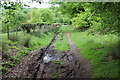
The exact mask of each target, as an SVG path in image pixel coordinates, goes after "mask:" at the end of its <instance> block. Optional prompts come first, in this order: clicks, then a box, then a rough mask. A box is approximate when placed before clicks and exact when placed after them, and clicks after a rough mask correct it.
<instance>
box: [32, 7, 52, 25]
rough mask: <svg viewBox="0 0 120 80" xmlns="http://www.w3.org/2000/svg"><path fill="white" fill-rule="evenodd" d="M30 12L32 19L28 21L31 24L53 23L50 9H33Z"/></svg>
mask: <svg viewBox="0 0 120 80" xmlns="http://www.w3.org/2000/svg"><path fill="white" fill-rule="evenodd" d="M31 12H32V18H31V20H30V22H31V23H42V22H47V23H52V22H53V14H52V11H51V10H50V9H37V8H33V9H32V10H31Z"/></svg>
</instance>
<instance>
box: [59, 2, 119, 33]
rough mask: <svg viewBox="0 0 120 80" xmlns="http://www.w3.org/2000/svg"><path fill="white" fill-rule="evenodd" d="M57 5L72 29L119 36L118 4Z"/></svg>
mask: <svg viewBox="0 0 120 80" xmlns="http://www.w3.org/2000/svg"><path fill="white" fill-rule="evenodd" d="M57 4H58V3H57ZM59 5H60V7H59V8H60V10H61V11H62V13H63V14H67V15H68V16H69V17H70V19H71V22H72V25H73V26H74V27H80V28H81V29H84V28H87V29H88V30H89V31H90V33H93V32H94V33H98V32H99V33H102V34H103V33H115V34H116V33H117V34H119V24H120V23H119V17H120V16H119V13H120V10H119V7H120V3H117V2H113V3H110V2H98V3H97V2H91V3H90V2H85V3H83V2H81V3H80V2H78V3H76V2H66V3H64V2H61V3H59Z"/></svg>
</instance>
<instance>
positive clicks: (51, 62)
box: [3, 33, 90, 79]
mask: <svg viewBox="0 0 120 80" xmlns="http://www.w3.org/2000/svg"><path fill="white" fill-rule="evenodd" d="M56 36H57V35H56ZM66 37H67V39H68V45H69V47H70V50H69V51H65V52H60V51H58V50H55V49H54V47H53V46H52V43H53V41H55V40H54V39H55V37H54V38H53V39H52V41H51V43H50V44H51V45H48V46H46V47H43V48H41V49H39V50H38V51H36V53H31V54H29V55H27V56H25V57H24V58H23V59H22V61H21V62H20V64H18V65H16V67H14V68H13V69H12V70H11V71H10V72H9V73H7V74H5V75H3V78H32V79H36V78H64V79H67V78H89V77H90V75H89V72H88V70H89V65H88V61H86V60H84V59H83V58H82V57H81V56H79V54H78V53H79V49H77V48H76V47H75V45H74V44H73V43H72V41H71V40H70V33H66ZM46 58H47V59H46ZM48 58H49V59H48Z"/></svg>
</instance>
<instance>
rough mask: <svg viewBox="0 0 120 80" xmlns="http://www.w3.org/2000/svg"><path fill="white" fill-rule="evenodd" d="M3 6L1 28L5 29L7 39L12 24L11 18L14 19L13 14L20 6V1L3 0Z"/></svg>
mask: <svg viewBox="0 0 120 80" xmlns="http://www.w3.org/2000/svg"><path fill="white" fill-rule="evenodd" d="M2 7H3V14H2V15H3V20H2V24H3V26H2V27H3V29H6V30H7V35H8V39H9V31H10V28H11V27H12V26H13V25H14V24H13V20H14V16H15V14H16V12H17V10H19V9H20V8H21V7H22V4H21V2H4V3H3V4H2Z"/></svg>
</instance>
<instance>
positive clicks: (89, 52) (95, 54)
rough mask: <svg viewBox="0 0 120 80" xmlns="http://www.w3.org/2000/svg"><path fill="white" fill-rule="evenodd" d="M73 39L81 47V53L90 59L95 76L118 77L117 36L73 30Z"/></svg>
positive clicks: (93, 75)
mask: <svg viewBox="0 0 120 80" xmlns="http://www.w3.org/2000/svg"><path fill="white" fill-rule="evenodd" d="M71 39H72V41H73V42H74V43H75V44H76V46H77V47H78V48H80V54H81V55H82V56H83V57H84V58H86V59H88V60H89V61H90V64H91V67H92V68H91V71H92V73H93V74H92V77H93V78H101V77H104V78H106V77H109V78H114V77H118V60H115V59H114V56H115V55H117V54H118V53H117V52H116V48H117V44H118V37H117V36H115V35H94V36H92V35H87V33H86V32H72V33H71ZM113 55H114V56H113ZM115 57H116V56H115Z"/></svg>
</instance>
